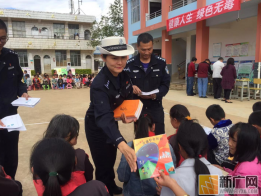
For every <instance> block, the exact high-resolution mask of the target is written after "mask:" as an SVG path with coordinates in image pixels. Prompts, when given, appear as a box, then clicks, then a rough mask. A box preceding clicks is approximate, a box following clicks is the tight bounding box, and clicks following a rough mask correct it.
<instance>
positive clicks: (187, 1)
mask: <svg viewBox="0 0 261 196" xmlns="http://www.w3.org/2000/svg"><path fill="white" fill-rule="evenodd" d="M196 1H197V0H180V1H177V2H176V3H174V4H173V5H171V6H169V11H173V10H176V9H178V8H181V7H184V6H186V5H188V4H190V3H193V2H196Z"/></svg>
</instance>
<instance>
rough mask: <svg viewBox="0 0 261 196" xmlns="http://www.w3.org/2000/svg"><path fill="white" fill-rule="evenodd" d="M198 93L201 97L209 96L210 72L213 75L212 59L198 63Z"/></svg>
mask: <svg viewBox="0 0 261 196" xmlns="http://www.w3.org/2000/svg"><path fill="white" fill-rule="evenodd" d="M197 72H198V95H199V97H200V98H207V89H208V73H210V74H211V75H212V70H211V67H210V60H209V59H206V60H205V61H204V62H202V63H199V64H198V69H197Z"/></svg>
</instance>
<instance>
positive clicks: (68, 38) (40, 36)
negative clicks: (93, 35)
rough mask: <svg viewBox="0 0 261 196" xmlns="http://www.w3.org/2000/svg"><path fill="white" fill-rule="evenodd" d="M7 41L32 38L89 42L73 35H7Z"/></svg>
mask: <svg viewBox="0 0 261 196" xmlns="http://www.w3.org/2000/svg"><path fill="white" fill-rule="evenodd" d="M8 37H9V39H10V38H11V39H12V38H33V39H67V40H86V41H89V40H90V39H85V38H84V37H80V36H74V35H69V36H65V35H13V34H8Z"/></svg>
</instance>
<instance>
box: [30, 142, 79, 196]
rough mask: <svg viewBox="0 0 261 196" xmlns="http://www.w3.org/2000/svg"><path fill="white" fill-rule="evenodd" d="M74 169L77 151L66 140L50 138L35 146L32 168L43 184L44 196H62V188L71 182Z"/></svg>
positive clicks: (31, 161)
mask: <svg viewBox="0 0 261 196" xmlns="http://www.w3.org/2000/svg"><path fill="white" fill-rule="evenodd" d="M74 167H75V150H74V149H73V147H72V146H71V145H70V144H69V143H68V142H66V141H65V140H63V139H59V138H48V139H43V140H41V141H39V142H38V143H36V144H35V145H34V147H33V150H32V154H31V158H30V168H32V169H33V175H34V179H36V176H38V177H39V178H40V179H41V180H42V182H43V185H44V187H45V190H44V193H43V196H62V191H61V188H60V186H62V185H65V184H66V183H67V182H69V181H70V179H71V173H72V172H73V170H74Z"/></svg>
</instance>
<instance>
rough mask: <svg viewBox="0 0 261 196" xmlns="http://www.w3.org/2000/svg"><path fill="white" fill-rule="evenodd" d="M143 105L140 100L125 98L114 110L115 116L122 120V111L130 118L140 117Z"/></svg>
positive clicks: (116, 118)
mask: <svg viewBox="0 0 261 196" xmlns="http://www.w3.org/2000/svg"><path fill="white" fill-rule="evenodd" d="M142 107H143V103H142V102H141V101H140V100H125V101H123V103H122V104H121V105H120V106H119V107H117V108H116V109H115V110H114V118H115V120H120V119H121V115H122V113H124V114H125V116H126V118H128V119H135V118H137V119H139V117H140V113H141V111H142Z"/></svg>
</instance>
